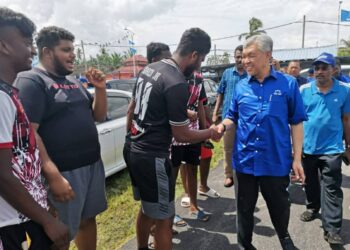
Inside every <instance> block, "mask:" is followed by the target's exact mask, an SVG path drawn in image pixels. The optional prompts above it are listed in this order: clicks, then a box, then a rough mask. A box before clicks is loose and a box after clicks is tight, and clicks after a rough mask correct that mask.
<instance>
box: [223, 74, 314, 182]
mask: <svg viewBox="0 0 350 250" xmlns="http://www.w3.org/2000/svg"><path fill="white" fill-rule="evenodd" d="M226 118H228V119H231V120H232V121H234V122H235V123H236V124H237V129H236V137H235V144H234V149H233V166H234V168H235V169H236V171H238V172H241V173H245V174H252V175H254V176H286V175H288V174H289V173H290V170H291V166H292V149H291V139H290V138H291V137H290V128H289V124H292V125H293V124H298V123H300V122H302V121H305V120H306V119H307V117H306V114H305V110H304V105H303V101H302V99H301V95H300V92H299V88H298V83H297V82H296V80H295V78H294V77H291V76H288V75H284V74H282V73H280V72H277V71H275V70H274V69H272V68H271V69H270V75H269V76H268V77H266V78H265V79H264V81H263V82H262V83H260V82H258V81H257V80H256V79H255V78H254V77H250V76H248V78H246V79H243V80H242V81H240V82H239V84H237V85H236V91H235V94H234V97H233V100H232V104H231V108H230V110H229V113H228V115H227V116H226Z"/></svg>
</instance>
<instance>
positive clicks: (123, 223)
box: [71, 143, 223, 250]
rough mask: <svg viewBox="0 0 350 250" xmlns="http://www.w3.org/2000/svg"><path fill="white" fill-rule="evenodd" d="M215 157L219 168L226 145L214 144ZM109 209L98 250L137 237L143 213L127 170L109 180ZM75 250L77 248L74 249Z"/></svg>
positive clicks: (99, 219) (116, 246) (111, 248)
mask: <svg viewBox="0 0 350 250" xmlns="http://www.w3.org/2000/svg"><path fill="white" fill-rule="evenodd" d="M214 145H215V149H214V156H213V158H212V161H211V167H216V165H217V164H218V162H219V160H220V159H222V152H223V143H214ZM183 191H184V190H183V187H182V184H181V178H178V180H177V185H176V194H177V195H176V196H177V197H179V196H180V195H181V194H182V193H183ZM106 192H107V200H108V209H107V210H106V211H105V212H103V213H102V214H101V215H99V216H97V231H98V242H97V246H98V247H97V249H99V250H100V249H101V250H115V249H119V248H120V247H121V246H122V245H123V244H125V243H126V242H127V241H128V240H129V239H131V238H133V237H134V236H135V233H136V232H135V222H136V216H137V212H138V210H139V207H140V204H139V202H135V201H134V199H133V195H132V189H131V183H130V178H129V175H128V172H127V170H126V169H125V170H123V171H121V172H119V173H117V174H115V175H113V176H111V177H109V178H108V179H107V180H106ZM71 249H76V248H75V246H72V247H71Z"/></svg>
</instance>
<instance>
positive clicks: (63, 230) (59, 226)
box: [43, 217, 70, 250]
mask: <svg viewBox="0 0 350 250" xmlns="http://www.w3.org/2000/svg"><path fill="white" fill-rule="evenodd" d="M43 228H44V231H45V233H46V235H47V236H48V237H49V238H50V240H51V241H52V242H53V246H52V248H51V249H55V250H66V249H68V248H69V243H70V241H69V230H68V228H67V226H66V225H64V224H63V223H62V222H60V221H59V220H58V219H55V218H53V217H52V219H50V220H49V221H48V222H47V223H45V225H43Z"/></svg>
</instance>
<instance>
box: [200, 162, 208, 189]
mask: <svg viewBox="0 0 350 250" xmlns="http://www.w3.org/2000/svg"><path fill="white" fill-rule="evenodd" d="M210 162H211V157H210V158H206V159H201V162H200V167H199V171H200V183H201V184H200V186H199V190H200V191H202V192H208V191H209V189H210V188H209V187H208V176H209V168H210Z"/></svg>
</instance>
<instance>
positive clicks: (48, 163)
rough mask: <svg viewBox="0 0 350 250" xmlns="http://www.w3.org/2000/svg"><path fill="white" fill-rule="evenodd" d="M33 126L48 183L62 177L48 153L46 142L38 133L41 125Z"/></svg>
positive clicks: (43, 172) (43, 171) (34, 124)
mask: <svg viewBox="0 0 350 250" xmlns="http://www.w3.org/2000/svg"><path fill="white" fill-rule="evenodd" d="M32 126H33V128H34V131H35V139H36V143H37V145H38V148H39V156H40V159H41V162H42V174H43V176H44V177H45V178H46V179H47V180H48V181H50V180H51V179H53V178H55V177H57V176H58V175H60V172H59V170H58V169H57V167H56V165H55V164H54V163H53V162H52V160H51V158H50V156H49V154H48V153H47V150H46V147H45V145H44V142H43V141H42V139H41V137H40V135H39V134H38V132H37V129H38V127H39V125H38V124H36V123H32Z"/></svg>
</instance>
